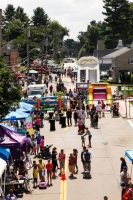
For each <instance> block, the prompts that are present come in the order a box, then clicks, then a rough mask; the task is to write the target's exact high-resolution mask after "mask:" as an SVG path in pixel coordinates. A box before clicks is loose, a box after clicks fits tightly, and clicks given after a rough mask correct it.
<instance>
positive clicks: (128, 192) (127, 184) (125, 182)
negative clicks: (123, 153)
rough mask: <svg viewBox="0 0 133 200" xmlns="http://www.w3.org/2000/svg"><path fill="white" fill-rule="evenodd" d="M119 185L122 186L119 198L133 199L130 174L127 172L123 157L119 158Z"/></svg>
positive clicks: (132, 185)
mask: <svg viewBox="0 0 133 200" xmlns="http://www.w3.org/2000/svg"><path fill="white" fill-rule="evenodd" d="M120 161H121V166H120V179H121V181H120V186H121V188H122V193H121V199H122V200H132V199H133V183H132V181H131V175H130V174H129V172H128V166H127V163H126V161H125V159H124V158H123V157H121V158H120Z"/></svg>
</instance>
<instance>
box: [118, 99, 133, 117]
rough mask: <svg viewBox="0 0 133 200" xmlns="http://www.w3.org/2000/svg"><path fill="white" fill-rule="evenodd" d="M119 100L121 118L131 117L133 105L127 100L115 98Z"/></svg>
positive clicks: (132, 115)
mask: <svg viewBox="0 0 133 200" xmlns="http://www.w3.org/2000/svg"><path fill="white" fill-rule="evenodd" d="M117 102H119V105H120V108H119V111H120V114H121V116H122V117H123V118H128V119H133V105H132V104H131V103H129V100H127V99H126V102H125V100H117ZM126 109H127V116H126Z"/></svg>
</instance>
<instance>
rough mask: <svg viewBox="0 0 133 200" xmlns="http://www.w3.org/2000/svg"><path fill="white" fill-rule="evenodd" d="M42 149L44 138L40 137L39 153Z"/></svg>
mask: <svg viewBox="0 0 133 200" xmlns="http://www.w3.org/2000/svg"><path fill="white" fill-rule="evenodd" d="M43 147H44V136H42V137H41V140H40V151H41V150H42V149H43Z"/></svg>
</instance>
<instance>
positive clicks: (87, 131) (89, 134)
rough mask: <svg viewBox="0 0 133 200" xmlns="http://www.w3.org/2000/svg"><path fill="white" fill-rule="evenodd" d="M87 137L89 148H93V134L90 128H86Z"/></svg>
mask: <svg viewBox="0 0 133 200" xmlns="http://www.w3.org/2000/svg"><path fill="white" fill-rule="evenodd" d="M86 135H88V143H89V144H88V147H90V148H91V147H92V146H91V138H92V134H91V132H90V130H89V128H87V127H86V133H85V135H84V136H86Z"/></svg>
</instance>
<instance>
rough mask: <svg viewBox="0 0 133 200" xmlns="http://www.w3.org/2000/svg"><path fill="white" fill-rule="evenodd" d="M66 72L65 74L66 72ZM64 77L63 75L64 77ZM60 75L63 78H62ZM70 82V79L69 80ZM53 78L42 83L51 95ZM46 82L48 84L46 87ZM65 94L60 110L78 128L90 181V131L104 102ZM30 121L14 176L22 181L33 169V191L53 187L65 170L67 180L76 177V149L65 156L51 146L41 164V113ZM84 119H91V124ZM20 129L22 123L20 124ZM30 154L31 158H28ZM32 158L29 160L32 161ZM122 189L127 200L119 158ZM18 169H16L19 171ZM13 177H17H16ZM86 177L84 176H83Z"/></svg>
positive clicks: (58, 87) (58, 85) (102, 113)
mask: <svg viewBox="0 0 133 200" xmlns="http://www.w3.org/2000/svg"><path fill="white" fill-rule="evenodd" d="M66 73H67V72H66ZM63 75H64V74H63ZM63 75H62V76H63ZM71 78H72V79H71V80H72V81H74V80H73V77H71ZM52 81H53V79H52V77H51V76H50V77H49V78H47V77H45V78H44V83H45V84H46V85H47V88H49V91H46V93H47V94H48V93H49V94H50V95H53V93H54V88H53V85H52ZM49 82H51V85H50V86H49ZM55 83H56V90H57V91H64V88H65V86H64V83H63V81H62V79H61V75H59V76H58V77H55ZM65 94H66V95H67V96H68V100H69V101H68V102H69V105H68V106H66V108H62V111H59V112H63V113H65V116H66V119H67V126H68V127H70V126H75V127H77V134H78V135H80V136H81V146H82V148H83V150H82V151H81V155H80V162H81V163H82V166H83V174H84V175H85V174H86V172H88V173H89V177H90V178H91V176H90V174H91V159H92V155H91V152H90V148H92V146H93V144H92V138H93V134H92V131H91V128H95V129H98V122H99V119H101V118H104V117H105V111H106V110H107V106H108V105H106V104H105V102H104V101H103V100H101V101H98V102H96V104H95V105H91V106H89V105H88V104H86V103H85V101H86V92H84V93H83V92H81V91H80V90H76V89H74V90H72V89H70V90H69V91H67V89H66V88H65ZM31 116H32V122H33V127H34V130H35V131H34V134H32V135H30V134H28V133H27V139H28V143H27V152H26V153H23V156H22V158H21V160H22V161H23V169H22V166H21V167H20V169H21V173H16V171H15V172H14V175H15V176H16V174H18V175H23V178H25V177H26V175H27V174H28V170H29V169H31V168H32V176H33V177H32V178H33V188H37V187H40V188H41V187H42V185H43V184H42V183H45V184H44V185H45V187H50V186H52V185H53V179H56V178H57V177H58V176H61V177H62V174H64V173H65V168H66V167H68V170H69V175H70V176H69V177H70V178H71V179H73V178H76V174H78V172H79V166H78V163H79V161H78V159H79V156H78V155H79V152H78V150H77V149H76V148H75V149H73V150H72V152H71V153H70V154H69V155H66V153H65V151H64V149H61V150H59V151H58V149H57V147H55V146H54V147H52V151H50V152H49V157H48V159H47V161H44V160H43V159H42V158H43V157H42V158H41V157H39V156H40V155H41V154H42V152H43V151H44V146H46V144H47V141H46V140H45V137H44V135H41V133H40V130H41V128H43V127H45V124H44V112H43V111H41V110H39V111H37V112H33V113H31ZM86 119H89V120H90V124H89V123H88V121H87V122H86ZM21 123H22V124H21V125H22V126H23V121H22V122H21ZM31 155H33V156H31ZM31 157H32V159H31ZM31 160H32V161H31ZM121 161H122V165H121V187H122V198H123V200H126V195H128V194H131V193H132V194H133V192H132V184H131V182H130V180H131V179H130V177H129V176H128V173H127V165H126V162H125V164H124V159H123V158H121ZM14 169H15V168H14ZM20 169H19V167H18V168H17V169H16V170H17V171H20ZM18 175H17V176H16V178H19V176H18ZM84 177H85V176H84ZM10 195H11V196H12V195H14V197H15V196H17V193H15V190H11V191H10V194H8V195H7V198H6V199H7V200H9V199H10V198H9V196H10ZM104 199H105V200H107V199H108V197H107V196H104Z"/></svg>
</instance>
